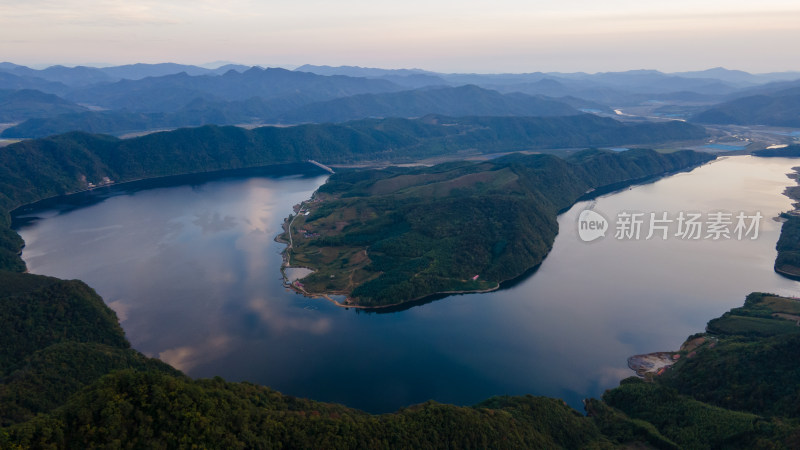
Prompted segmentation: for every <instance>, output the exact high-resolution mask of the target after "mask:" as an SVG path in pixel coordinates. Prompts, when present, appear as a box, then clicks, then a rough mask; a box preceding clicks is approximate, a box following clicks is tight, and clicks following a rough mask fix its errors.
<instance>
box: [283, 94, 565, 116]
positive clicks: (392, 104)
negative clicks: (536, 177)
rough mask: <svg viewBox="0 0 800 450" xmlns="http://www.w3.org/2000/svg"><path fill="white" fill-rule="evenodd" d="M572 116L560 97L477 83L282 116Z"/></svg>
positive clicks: (370, 97)
mask: <svg viewBox="0 0 800 450" xmlns="http://www.w3.org/2000/svg"><path fill="white" fill-rule="evenodd" d="M428 114H440V115H444V116H452V117H462V116H572V115H579V114H581V113H580V112H579V111H578V110H577V109H574V108H572V107H570V106H569V105H567V104H565V103H562V102H560V101H558V100H555V99H551V98H545V97H534V96H530V95H525V94H501V93H499V92H497V91H492V90H488V89H482V88H479V87H477V86H474V85H467V86H460V87H438V88H426V89H417V90H412V91H402V92H392V93H383V94H361V95H354V96H351V97H344V98H338V99H335V100H329V101H327V102H318V103H312V104H309V105H306V106H302V107H300V108H297V109H295V110H292V111H290V112H288V113H286V114H283V115H281V116H280V117H281V119H282V120H283V121H285V122H289V123H296V122H344V121H347V120H355V119H363V118H368V117H421V116H425V115H428Z"/></svg>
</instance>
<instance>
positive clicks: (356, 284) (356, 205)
mask: <svg viewBox="0 0 800 450" xmlns="http://www.w3.org/2000/svg"><path fill="white" fill-rule="evenodd" d="M713 158H714V157H713V156H709V155H705V154H698V153H693V152H677V153H672V154H661V153H656V152H653V151H650V150H634V151H629V152H623V153H612V152H602V151H597V150H591V151H585V152H582V153H578V154H576V155H572V156H569V157H567V158H566V159H562V158H558V157H554V156H551V155H511V156H507V157H503V158H498V159H497V160H493V161H491V162H482V163H465V162H462V163H453V164H447V165H443V166H434V167H430V168H429V167H417V168H398V167H393V168H389V169H385V170H367V171H360V172H351V173H344V174H337V175H334V176H333V177H332V178H331V179H329V182H328V183H327V184H326V185H323V186H322V187H321V188H320V189H319V190H318V191H317V193H315V196H314V198H313V201H310V202H305V203H304V204H302V205H300V206H299V207H298V208H296V209H297V211H296V214H294V215H292V216H291V218H287V220H286V221H285V223H284V236H283V238H282V239H283V241H288V242H290V246H289V247H288V248H287V256H286V258H285V259H286V261H287V264H288V265H293V266H300V267H307V268H310V269H312V270H314V274H312V275H309V276H307V277H305V278H303V279H302V280H300V283H301V285H300V286H297V284H296V283H292V285H293V286H292V287H293V288H295V289H298V290H299V292H301V293H303V294H307V295H318V296H322V295H324V294H327V295H342V296H345V298H346V301H344V302H337V304H338V305H340V306H347V307H356V306H358V307H361V308H364V309H386V308H396V307H398V306H401V305H404V304H413V303H416V302H424V301H425V299H430V298H435V297H437V296H442V295H448V294H466V293H482V292H491V291H494V290H497V289H499V288H500V286H501V285H502V284H503V283H506V282H508V281H510V280H515V279H518V278H519V277H520V276H523V275H524V274H526V273H529V271H530V269H531V268H533V267H537V266H538V265H539V264H541V262H542V261H543V260H544V258H545V257H546V256H547V254H548V253H549V251H550V249H551V247H552V243H553V241H554V239H555V236H556V234H557V232H558V227H557V214H558V213H559V212H563V211H565V210H567V209H569V208H570V207H571V206H572V205H574V204H575V203H576V202H577V201H580V200H581V199H583V198H584V197H585V195H586V192H587V191H592V193H593V194H595V195H598V194H600V193H607V191H608V190H609V189H606V188H607V187H611V188H613V189H614V190H618V189H621V188H624V187H627V186H630V185H632V184H639V183H642V182H644V181H645V180H650V181H653V180H655V179H658V178H659V177H660V176H663V175H664V174H669V173H674V172H676V171H681V170H686V169H690V168H694V167H696V166H697V165H699V164H702V163H705V162H708V161H710V160H713ZM566 180H572V182H567V181H566ZM552 204H555V205H557V208H555V211H552V210H551V209H552ZM287 281H288V280H287Z"/></svg>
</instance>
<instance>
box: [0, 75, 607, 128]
mask: <svg viewBox="0 0 800 450" xmlns="http://www.w3.org/2000/svg"><path fill="white" fill-rule="evenodd" d="M173 94H175V93H173ZM178 95H181V93H180V92H178ZM189 96H191V95H188V96H187V97H189ZM184 98H186V97H184ZM159 100H163V98H160V99H159ZM310 101H311V98H310V96H308V95H303V94H288V95H286V96H284V97H279V98H273V99H270V100H264V99H262V98H258V97H253V98H250V99H247V100H238V101H224V100H218V99H214V98H203V97H198V98H194V99H193V100H190V101H189V102H188V104H186V105H185V106H184V107H182V108H180V109H179V110H176V111H172V112H168V113H142V112H128V111H98V112H85V113H81V114H66V115H61V116H56V117H48V118H35V119H30V120H28V121H25V122H23V123H21V124H19V125H17V126H15V127H11V128H8V129H6V130H5V131H4V132H3V134H2V136H3V137H25V138H36V137H44V136H48V135H52V134H59V133H66V132H68V131H75V130H78V131H86V132H91V133H107V134H114V135H119V134H123V133H128V132H132V131H138V130H147V129H159V128H176V127H185V126H200V125H207V124H215V125H234V124H247V123H255V124H259V123H285V124H295V123H308V122H312V123H314V122H316V123H325V122H329V123H340V122H346V121H350V120H358V119H365V118H370V117H399V118H411V117H421V116H425V115H428V114H440V115H447V116H456V117H458V116H475V115H479V116H530V117H534V116H568V115H578V114H582V113H581V112H580V111H578V110H577V109H576V108H574V107H572V106H570V105H569V104H567V102H569V103H573V104H575V105H576V106H582V107H594V105H593V104H591V103H590V102H584V101H580V100H579V99H565V101H561V100H557V99H551V98H544V97H533V96H528V95H525V94H519V93H514V94H500V93H498V92H496V91H490V90H486V89H482V88H479V87H477V86H462V87H443V88H425V89H419V90H411V91H400V92H391V93H380V94H358V95H353V96H348V97H343V98H339V99H334V100H329V101H325V102H312V103H309V102H310ZM597 107H598V108H603V106H601V105H597Z"/></svg>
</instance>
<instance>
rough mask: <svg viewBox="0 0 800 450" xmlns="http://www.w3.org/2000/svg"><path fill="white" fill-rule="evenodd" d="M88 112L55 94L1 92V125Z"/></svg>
mask: <svg viewBox="0 0 800 450" xmlns="http://www.w3.org/2000/svg"><path fill="white" fill-rule="evenodd" d="M83 111H87V109H86V108H84V107H83V106H79V105H77V104H75V103H72V102H69V101H67V100H64V99H63V98H61V97H58V96H57V95H53V94H45V93H44V92H40V91H36V90H32V89H20V90H0V123H2V122H16V121H19V120H24V119H26V118H28V117H52V116H58V115H62V114H70V113H78V112H83Z"/></svg>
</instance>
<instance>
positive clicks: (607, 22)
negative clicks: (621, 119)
mask: <svg viewBox="0 0 800 450" xmlns="http://www.w3.org/2000/svg"><path fill="white" fill-rule="evenodd" d="M0 17H1V18H2V19H0V20H2V27H0V41H1V42H3V43H4V44H6V45H5V47H6V48H5V49H4V52H3V53H4V54H3V57H4V59H10V60H15V59H17V60H19V62H23V63H24V62H25V60H27V61H30V60H32V59H33V58H36V59H38V60H39V61H40V62H45V61H47V62H68V61H64V59H65V58H66V59H70V60H72V61H76V60H78V61H80V60H83V61H90V60H91V61H97V60H107V61H109V62H112V63H131V62H136V61H144V62H163V61H175V62H185V63H202V62H207V61H210V60H220V59H223V60H237V61H240V62H243V63H250V64H262V65H274V64H275V63H282V64H303V63H308V62H311V63H324V64H358V65H372V66H384V67H410V66H424V67H425V68H429V69H432V70H442V71H464V70H468V71H478V72H487V71H498V70H499V71H503V70H506V71H517V70H525V71H531V70H571V69H572V68H574V67H575V66H576V65H578V64H583V65H582V66H581V68H580V70H587V71H592V70H610V69H613V68H612V67H607V65H608V64H609V63H610V62H613V63H614V64H616V68H617V69H625V68H636V67H637V65H639V64H642V63H643V62H645V61H643V60H642V59H641V57H640V56H639V55H640V54H646V53H647V52H650V53H655V54H663V55H665V58H662V59H661V60H656V61H655V63H657V65H655V66H653V65H652V64H653V63H650V62H648V67H649V68H662V69H675V70H680V69H683V68H689V67H687V66H692V67H693V68H700V67H703V66H706V67H707V66H715V65H728V66H733V67H735V68H745V69H749V70H755V69H757V68H759V67H764V64H765V61H766V62H767V65H768V66H770V67H767V69H769V70H780V69H784V70H785V69H797V68H799V67H787V66H785V65H786V64H790V63H791V64H800V63H795V62H793V61H790V60H789V59H788V58H786V55H785V54H784V52H785V50H786V45H784V41H782V39H788V40H789V41H793V42H797V41H798V40H800V27H799V26H798V25H797V24H798V23H800V4H797V2H796V1H786V0H769V1H766V2H761V3H755V2H752V1H741V0H733V1H721V0H707V1H702V2H698V1H696V0H692V1H689V0H671V1H670V2H658V3H656V2H642V1H639V0H637V1H631V0H609V1H604V2H597V1H588V0H569V1H552V0H547V1H543V0H538V1H535V0H534V1H521V0H496V1H493V2H488V1H477V0H462V1H451V0H438V1H436V0H427V1H424V0H407V1H405V2H375V1H366V0H343V1H341V2H329V1H321V0H307V1H301V2H297V1H292V2H290V1H286V0H272V1H250V0H232V1H229V2H225V3H222V2H218V1H211V0H197V1H188V0H168V1H153V0H144V1H137V2H135V3H134V2H129V1H122V0H94V1H77V0H62V1H52V0H31V1H24V2H22V1H0ZM688 37H691V40H689V39H688ZM724 40H727V41H728V48H723V51H722V53H718V52H717V53H706V52H705V50H704V48H707V47H716V46H717V45H718V43H721V42H723V41H724ZM687 42H689V43H691V42H694V43H695V45H691V44H690V45H689V46H688V47H687ZM748 43H750V44H748ZM609 45H615V46H618V45H622V47H623V48H622V49H621V50H622V51H621V52H620V53H616V54H615V55H619V57H620V58H614V59H615V60H614V61H609V59H608V57H603V58H591V57H590V58H588V59H587V58H586V56H585V55H587V54H588V55H590V56H591V55H600V54H608V53H607V52H608V50H609V49H608V48H607V46H609ZM740 45H744V46H745V49H744V50H747V51H742V50H743V49H742V48H737V46H740ZM756 45H758V46H763V47H758V48H757V47H755V46H756ZM715 51H716V50H715ZM666 56H669V58H666ZM23 59H24V60H23ZM603 62H604V64H601V63H603ZM704 62H707V63H705V64H704ZM545 64H546V65H545Z"/></svg>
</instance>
